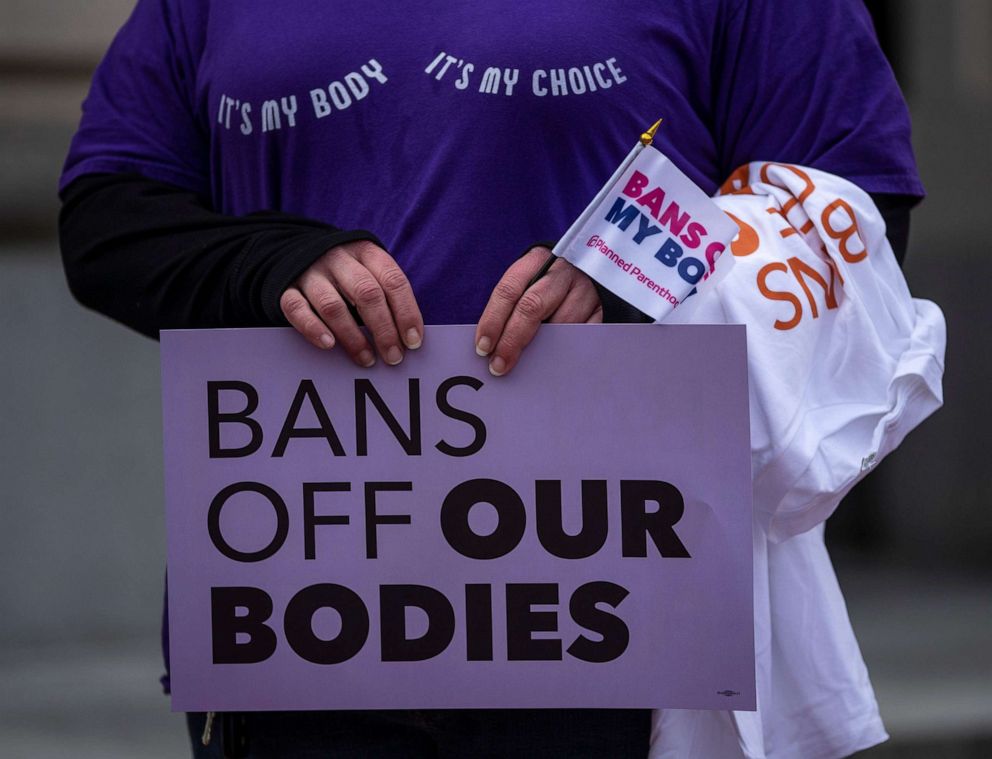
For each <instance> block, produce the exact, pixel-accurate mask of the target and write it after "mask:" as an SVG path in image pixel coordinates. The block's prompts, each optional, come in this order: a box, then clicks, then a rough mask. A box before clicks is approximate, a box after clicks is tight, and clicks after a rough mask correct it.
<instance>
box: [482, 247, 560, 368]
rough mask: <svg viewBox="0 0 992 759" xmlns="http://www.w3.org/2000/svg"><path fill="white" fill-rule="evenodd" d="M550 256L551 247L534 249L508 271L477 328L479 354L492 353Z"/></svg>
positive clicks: (497, 285)
mask: <svg viewBox="0 0 992 759" xmlns="http://www.w3.org/2000/svg"><path fill="white" fill-rule="evenodd" d="M547 257H548V249H547V248H534V249H533V250H531V251H530V252H529V253H527V255H525V256H523V257H522V258H520V259H519V260H517V261H516V262H515V263H514V264H513V265H512V266H511V267H510V268H509V269H507V270H506V273H505V274H504V275H503V276H502V278H501V279H500V281H499V282H497V283H496V287H495V288H494V289H493V292H492V295H490V296H489V302H488V303H487V304H486V307H485V309H484V310H483V312H482V316H481V317H480V318H479V325H478V326H477V327H476V329H475V352H476V353H478V354H479V355H480V356H488V355H489V354H490V353H492V350H493V348H494V347H495V346H496V343H497V342H499V339H500V336H501V335H502V334H503V329H504V327H506V323H507V322H508V321H509V319H510V314H512V313H513V309H514V308H516V306H517V302H518V301H519V300H520V296H521V295H523V294H524V290H526V289H527V284H528V283H529V282H530V280H531V278H532V277H533V276H534V275H535V274H536V273H537V272H538V271H539V270H540V268H541V266H542V265H543V264H544V262H545V261H546V260H547Z"/></svg>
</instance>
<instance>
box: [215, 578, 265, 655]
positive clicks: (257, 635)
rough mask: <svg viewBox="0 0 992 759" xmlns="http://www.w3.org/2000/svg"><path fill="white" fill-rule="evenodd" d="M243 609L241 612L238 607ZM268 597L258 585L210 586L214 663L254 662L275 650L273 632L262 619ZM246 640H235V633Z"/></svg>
mask: <svg viewBox="0 0 992 759" xmlns="http://www.w3.org/2000/svg"><path fill="white" fill-rule="evenodd" d="M239 609H244V610H245V613H244V614H239V613H238V610H239ZM270 616H272V599H271V598H270V597H269V594H268V593H266V592H265V591H264V590H261V589H259V588H249V587H228V588H211V589H210V622H211V635H212V639H213V654H214V664H257V663H258V662H262V661H265V660H266V659H268V658H269V657H270V656H272V654H273V653H275V650H276V634H275V632H274V631H273V629H272V628H271V627H269V626H268V625H267V624H265V621H266V620H267V619H268V618H269V617H270ZM239 633H240V634H242V635H247V636H248V640H247V641H245V642H244V643H238V634H239Z"/></svg>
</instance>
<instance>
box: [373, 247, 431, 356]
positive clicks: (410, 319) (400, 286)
mask: <svg viewBox="0 0 992 759" xmlns="http://www.w3.org/2000/svg"><path fill="white" fill-rule="evenodd" d="M358 261H359V262H360V263H362V264H364V266H365V267H366V268H367V269H368V270H369V271H370V272H371V273H372V276H374V277H375V278H376V280H377V281H378V282H379V285H380V286H381V287H382V291H383V292H384V293H385V294H386V300H387V301H388V302H389V309H390V311H391V312H392V314H393V318H394V320H395V322H396V329H397V330H398V332H399V335H400V337H401V339H402V340H403V344H404V345H405V346H406V347H407V348H409V349H411V350H416V349H417V348H419V347H420V344H421V343H422V342H423V339H424V318H423V316H421V315H420V307H419V306H418V305H417V299H416V298H415V297H414V295H413V288H412V287H411V286H410V280H408V279H407V278H406V274H404V273H403V270H402V269H400V267H399V266H397V265H396V261H394V260H393V257H392V256H390V255H389V254H388V253H387V252H386V251H384V250H383V249H382V248H380V247H378V246H376V245H369V246H367V247H363V248H361V249H360V252H359V255H358Z"/></svg>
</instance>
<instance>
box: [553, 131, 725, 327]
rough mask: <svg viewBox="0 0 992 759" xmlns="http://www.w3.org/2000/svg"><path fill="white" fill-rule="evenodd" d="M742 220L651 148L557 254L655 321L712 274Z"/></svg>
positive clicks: (570, 232)
mask: <svg viewBox="0 0 992 759" xmlns="http://www.w3.org/2000/svg"><path fill="white" fill-rule="evenodd" d="M736 234H737V225H736V224H735V223H734V222H733V221H732V220H731V219H729V218H728V217H727V215H726V214H725V213H724V212H723V211H722V210H720V208H719V207H718V206H717V205H716V203H714V202H713V200H712V199H711V198H710V197H708V196H707V195H706V193H704V192H703V191H702V190H701V189H700V188H699V187H697V186H696V185H695V183H693V181H692V180H691V179H689V177H687V176H686V175H685V174H683V173H682V172H681V171H680V170H679V169H678V167H677V166H675V164H674V163H672V162H671V160H670V159H669V158H667V157H666V156H665V155H664V154H663V153H661V152H660V151H658V150H656V149H655V148H653V147H650V146H647V147H644V148H643V149H640V150H637V151H636V155H635V156H634V158H633V160H632V161H630V162H629V165H628V166H627V167H626V169H625V170H624V171H623V172H622V173H621V174H620V177H619V179H616V178H614V179H611V182H610V184H608V185H607V186H606V187H604V188H603V190H602V191H601V192H600V193H599V194H598V195H597V196H596V198H595V200H593V202H592V203H591V204H590V205H589V207H588V208H586V210H585V211H584V212H583V214H582V215H581V216H580V217H579V219H578V220H577V221H576V223H575V224H573V225H572V227H571V228H570V229H569V230H568V232H567V233H566V235H565V237H564V238H563V239H562V240H561V242H559V244H558V245H557V246H556V247H555V253H557V254H558V255H560V256H562V257H564V258H566V259H567V260H568V261H570V262H571V263H572V264H574V265H575V266H577V267H578V268H579V269H582V271H584V272H585V273H586V274H588V275H589V276H590V277H592V278H593V279H595V280H596V281H597V282H599V283H600V284H601V285H602V286H603V287H606V288H607V289H608V290H611V291H612V292H613V293H615V294H616V295H618V296H619V297H621V298H623V299H624V300H625V301H627V302H628V303H630V304H631V305H632V306H634V307H635V308H637V309H639V310H641V311H643V312H644V313H645V314H647V315H648V316H650V317H652V318H653V319H654V320H655V321H656V322H657V321H661V320H662V319H664V318H665V317H666V316H668V314H670V313H671V312H672V311H673V310H674V309H675V308H676V307H678V306H679V304H681V303H682V302H683V301H684V300H685V299H686V298H687V297H688V296H689V295H690V294H691V293H692V292H693V290H694V289H695V287H696V285H697V284H698V283H699V282H701V281H703V280H704V279H705V278H707V277H708V276H709V274H710V273H711V272H712V271H713V268H714V265H715V263H716V260H717V259H718V258H719V257H720V254H721V253H723V251H725V250H726V249H727V248H728V246H729V245H730V241H731V240H732V239H733V238H734V236H735V235H736Z"/></svg>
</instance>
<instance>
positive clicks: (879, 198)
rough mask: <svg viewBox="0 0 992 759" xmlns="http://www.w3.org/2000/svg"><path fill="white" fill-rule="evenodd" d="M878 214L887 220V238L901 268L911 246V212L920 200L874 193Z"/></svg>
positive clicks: (908, 196) (872, 197) (909, 196)
mask: <svg viewBox="0 0 992 759" xmlns="http://www.w3.org/2000/svg"><path fill="white" fill-rule="evenodd" d="M871 199H872V200H873V201H875V205H876V206H877V207H878V212H879V213H880V214H882V219H884V220H885V236H886V237H887V238H888V240H889V245H891V246H892V252H893V253H895V254H896V261H898V262H899V266H902V262H903V261H904V260H905V259H906V247H907V246H908V245H909V212H910V210H912V208H913V206H915V205H916V204H917V203H919V202H920V199H919V198H917V197H914V196H912V195H884V194H881V193H872V194H871Z"/></svg>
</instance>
